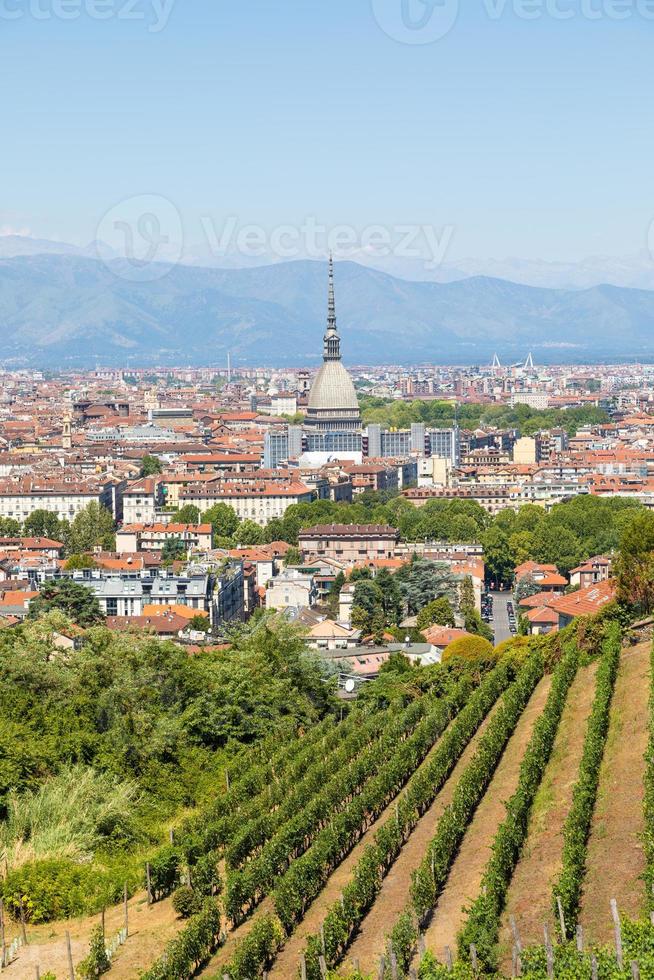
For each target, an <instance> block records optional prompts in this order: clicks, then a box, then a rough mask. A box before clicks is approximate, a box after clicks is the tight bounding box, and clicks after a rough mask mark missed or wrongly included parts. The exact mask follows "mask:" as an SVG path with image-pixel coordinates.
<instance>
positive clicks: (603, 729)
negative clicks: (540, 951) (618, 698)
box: [553, 623, 622, 940]
mask: <svg viewBox="0 0 654 980" xmlns="http://www.w3.org/2000/svg"><path fill="white" fill-rule="evenodd" d="M621 645H622V637H621V633H620V627H619V626H618V624H617V623H612V624H611V625H610V627H609V629H608V631H607V638H606V640H605V641H604V644H603V651H604V652H603V656H602V660H601V662H600V665H599V668H598V670H597V680H596V685H595V698H594V700H593V707H592V709H591V713H590V718H589V719H588V727H587V729H586V736H585V738H584V748H583V753H582V757H581V762H580V764H579V775H578V777H577V782H576V785H575V788H574V790H573V794H572V805H571V807H570V811H569V813H568V816H567V819H566V821H565V824H564V827H563V866H562V870H561V873H560V875H559V877H558V879H557V881H556V883H555V885H554V889H553V907H554V911H555V916H556V921H557V923H558V921H559V919H558V902H557V900H559V899H560V901H561V905H562V908H563V915H564V920H565V922H566V924H567V927H569V928H570V929H573V928H574V926H575V925H576V923H577V916H578V913H579V902H580V899H581V890H582V886H583V881H584V873H585V868H586V849H587V844H588V837H589V834H590V825H591V820H592V817H593V811H594V809H595V801H596V799H597V789H598V786H599V778H600V768H601V765H602V759H603V757H604V748H605V746H606V738H607V735H608V732H609V719H610V711H611V702H612V700H613V692H614V689H615V680H616V677H617V674H618V667H619V666H620V650H621ZM559 929H560V925H559ZM561 938H562V939H563V940H565V939H566V937H565V936H562V937H561Z"/></svg>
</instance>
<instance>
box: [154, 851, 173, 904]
mask: <svg viewBox="0 0 654 980" xmlns="http://www.w3.org/2000/svg"><path fill="white" fill-rule="evenodd" d="M179 865H180V859H179V851H178V850H177V848H176V847H173V845H172V844H166V845H165V847H160V848H159V850H158V851H157V852H156V854H154V855H153V857H152V859H151V861H150V887H151V889H152V897H153V898H154V899H155V901H156V900H158V899H160V898H165V896H166V895H170V893H171V892H172V891H173V890H174V888H175V887H176V886H177V885H178V884H179Z"/></svg>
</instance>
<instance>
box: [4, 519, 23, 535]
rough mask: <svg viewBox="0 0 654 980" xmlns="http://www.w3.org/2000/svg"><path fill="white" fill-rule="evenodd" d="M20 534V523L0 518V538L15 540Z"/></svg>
mask: <svg viewBox="0 0 654 980" xmlns="http://www.w3.org/2000/svg"><path fill="white" fill-rule="evenodd" d="M19 534H20V521H15V520H14V519H13V517H0V537H2V538H17V537H18V536H19Z"/></svg>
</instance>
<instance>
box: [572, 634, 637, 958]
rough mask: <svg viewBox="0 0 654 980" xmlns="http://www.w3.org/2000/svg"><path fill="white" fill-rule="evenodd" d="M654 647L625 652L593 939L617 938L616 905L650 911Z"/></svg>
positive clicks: (604, 789)
mask: <svg viewBox="0 0 654 980" xmlns="http://www.w3.org/2000/svg"><path fill="white" fill-rule="evenodd" d="M650 649H651V645H650V643H641V644H639V645H638V646H634V647H631V648H628V649H625V650H624V651H623V654H622V661H621V664H620V669H619V672H618V677H617V681H616V687H615V693H614V696H613V704H612V706H611V724H610V728H609V735H608V740H607V744H606V751H605V753H604V760H603V763H602V769H601V773H600V788H599V794H598V799H597V805H596V807H595V813H594V815H593V822H592V827H591V835H590V840H589V843H588V857H587V865H586V867H587V871H586V881H585V884H584V893H583V896H582V907H581V916H580V919H581V924H582V925H583V927H584V930H585V932H586V935H587V938H588V939H589V940H590V941H595V942H609V941H610V940H611V938H612V936H613V926H612V921H611V916H610V901H611V899H612V898H615V899H616V901H617V903H618V908H619V909H620V912H621V913H622V914H624V915H628V916H632V917H637V916H638V915H639V914H640V913H642V911H643V910H644V907H645V886H644V884H643V880H642V875H643V873H644V871H645V852H644V849H643V833H644V830H645V821H644V814H643V798H644V792H645V787H644V777H645V752H646V749H647V722H648V698H649V693H650V685H651V678H650V666H649V661H650Z"/></svg>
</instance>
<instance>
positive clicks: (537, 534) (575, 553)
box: [533, 519, 584, 575]
mask: <svg viewBox="0 0 654 980" xmlns="http://www.w3.org/2000/svg"><path fill="white" fill-rule="evenodd" d="M533 544H534V556H535V558H536V561H539V562H544V563H545V564H553V565H556V567H557V568H558V569H559V570H560V571H561V572H562V573H563V574H564V575H565V574H566V573H567V572H569V571H570V570H571V569H572V568H574V567H575V565H578V564H579V562H580V561H581V559H582V558H583V556H584V548H583V545H582V542H581V541H580V539H579V538H578V537H577V535H576V534H575V533H574V532H573V531H571V530H570V529H569V528H568V527H566V526H565V525H564V524H557V523H555V522H554V520H553V519H550V520H548V521H543V523H542V524H539V526H538V527H537V528H536V530H535V531H534V533H533Z"/></svg>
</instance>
